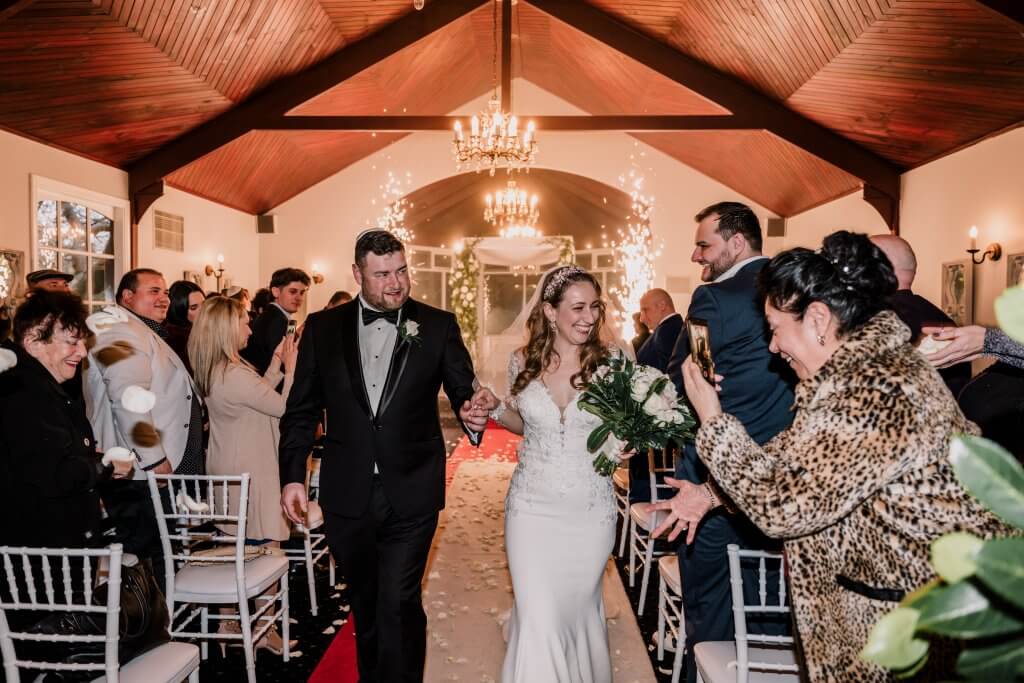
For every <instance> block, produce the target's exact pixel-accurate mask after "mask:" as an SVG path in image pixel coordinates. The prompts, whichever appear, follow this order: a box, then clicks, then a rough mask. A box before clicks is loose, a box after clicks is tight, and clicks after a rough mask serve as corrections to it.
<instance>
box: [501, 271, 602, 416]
mask: <svg viewBox="0 0 1024 683" xmlns="http://www.w3.org/2000/svg"><path fill="white" fill-rule="evenodd" d="M578 282H588V283H590V284H591V285H592V286H593V287H594V291H596V292H597V297H598V300H600V299H601V283H600V282H598V281H597V279H596V278H595V277H594V276H593V275H591V274H590V273H588V272H587V271H585V270H583V269H582V268H580V267H579V266H572V265H570V266H562V267H561V268H556V269H554V270H552V271H551V272H550V273H548V274H547V276H546V277H545V278H544V279H543V280H542V281H541V283H540V285H538V286H539V287H540V288H541V289H540V291H541V296H540V298H539V299H537V303H536V305H535V306H534V307H533V310H532V311H530V317H529V318H528V319H527V321H526V331H527V333H528V341H527V342H526V346H524V347H522V348H521V349H519V351H518V353H522V355H523V358H524V359H525V364H524V365H525V367H524V368H523V370H522V371H521V372H520V373H519V376H518V377H516V380H515V382H514V383H513V384H512V395H513V396H515V395H517V394H519V392H521V391H522V390H523V389H525V388H526V387H527V385H528V384H529V383H530V382H532V381H533V380H535V379H537V378H538V377H540V376H541V374H542V373H543V372H544V370H546V369H547V368H548V366H550V365H551V363H552V361H554V360H556V359H557V358H558V352H557V351H556V350H555V331H554V329H553V328H552V326H551V324H550V323H549V322H548V319H547V317H546V316H545V315H544V304H545V303H547V304H551V306H553V307H555V308H557V307H558V304H560V303H561V302H562V297H563V296H564V295H565V290H567V289H568V288H569V287H570V286H572V285H574V284H576V283H578ZM603 328H604V302H603V301H602V302H601V308H600V311H599V313H598V317H597V322H596V323H595V324H594V327H593V328H592V329H591V330H590V336H589V337H587V340H586V341H585V342H583V344H581V345H580V371H579V372H577V373H576V374H575V375H573V376H572V378H571V379H570V380H569V381H570V382H571V383H572V386H573V387H574V388H576V389H582V388H583V387H584V386H586V384H587V383H588V382H589V381H590V376H591V375H593V374H594V372H595V371H596V370H597V368H598V367H599V366H600V365H601V364H603V363H604V362H605V361H607V360H608V349H607V347H606V346H605V345H604V343H603V342H602V341H601V331H602V329H603Z"/></svg>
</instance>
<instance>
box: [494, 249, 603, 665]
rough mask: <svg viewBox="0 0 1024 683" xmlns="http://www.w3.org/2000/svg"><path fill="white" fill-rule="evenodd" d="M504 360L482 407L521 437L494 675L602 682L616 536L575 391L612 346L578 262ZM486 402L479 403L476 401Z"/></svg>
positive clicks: (549, 279)
mask: <svg viewBox="0 0 1024 683" xmlns="http://www.w3.org/2000/svg"><path fill="white" fill-rule="evenodd" d="M538 292H540V297H539V299H538V300H537V303H536V305H534V306H533V308H532V310H531V311H530V315H529V318H528V320H527V323H526V327H527V331H528V334H529V336H528V339H529V341H528V342H527V344H526V346H525V347H523V348H522V349H519V350H518V351H516V352H515V353H513V354H512V357H511V359H510V360H509V365H508V374H509V387H510V388H511V389H510V392H509V397H508V399H507V400H506V401H504V402H499V401H498V400H497V399H496V398H493V396H489V403H490V405H487V406H486V408H487V409H488V410H491V417H492V418H494V419H496V420H497V421H498V422H499V423H500V424H501V425H503V426H504V427H505V428H506V429H508V430H509V431H511V432H514V433H516V434H522V435H523V437H524V439H523V442H522V444H521V445H520V449H519V464H518V466H517V467H516V470H515V472H514V473H513V475H512V481H511V483H510V484H509V489H508V496H507V498H506V500H505V547H506V552H507V553H508V564H509V571H510V572H511V574H512V587H513V590H514V593H515V604H514V605H513V608H512V615H511V629H510V634H509V642H508V651H507V652H506V654H505V663H504V666H503V667H502V677H501V680H502V682H503V683H537V682H538V681H544V682H545V683H556V682H557V683H610V681H611V680H612V668H611V656H610V654H609V648H608V632H607V627H606V625H605V614H604V604H603V601H602V590H601V580H602V576H603V573H604V568H605V564H606V563H607V561H608V556H609V555H610V554H611V551H612V546H613V545H614V540H615V504H614V498H613V495H612V485H611V481H610V479H609V478H608V477H603V476H601V475H599V474H597V473H596V472H595V471H594V468H593V466H592V464H591V463H592V460H593V456H592V455H591V454H590V453H589V452H588V451H587V447H586V442H587V436H589V434H590V432H591V431H592V430H593V429H594V427H596V426H597V424H599V421H598V418H596V417H595V416H593V415H591V414H590V413H587V412H585V411H581V410H580V409H579V408H578V407H577V405H576V398H577V395H578V392H579V390H580V389H581V388H582V387H583V386H584V385H585V384H586V383H587V382H588V381H589V380H590V377H591V375H593V373H594V371H595V370H597V368H598V366H600V365H601V364H602V363H604V362H605V361H606V360H607V359H608V357H609V356H610V355H611V354H613V353H618V351H617V350H615V349H612V348H610V347H609V346H607V345H605V344H604V343H603V342H602V327H603V325H604V305H603V303H602V301H601V286H600V284H599V283H598V282H597V280H596V279H595V278H594V276H593V275H591V274H590V273H588V272H586V271H585V270H583V269H582V268H579V267H578V266H573V265H570V266H562V267H560V268H556V269H554V270H553V271H551V272H550V273H548V274H547V276H545V278H544V279H543V280H542V282H541V284H540V286H539V287H538ZM481 407H484V406H481Z"/></svg>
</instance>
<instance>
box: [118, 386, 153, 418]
mask: <svg viewBox="0 0 1024 683" xmlns="http://www.w3.org/2000/svg"><path fill="white" fill-rule="evenodd" d="M121 405H122V406H124V409H125V410H127V411H130V412H133V413H148V412H149V411H151V410H152V409H153V406H155V405H156V394H154V393H153V392H152V391H150V390H148V389H143V388H142V387H140V386H138V385H137V384H133V385H131V386H130V387H128V388H127V389H125V390H124V393H123V394H121Z"/></svg>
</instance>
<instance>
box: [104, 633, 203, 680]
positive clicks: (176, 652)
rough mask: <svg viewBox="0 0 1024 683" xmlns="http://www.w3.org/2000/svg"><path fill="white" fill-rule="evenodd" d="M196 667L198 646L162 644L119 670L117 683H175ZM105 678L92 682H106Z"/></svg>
mask: <svg viewBox="0 0 1024 683" xmlns="http://www.w3.org/2000/svg"><path fill="white" fill-rule="evenodd" d="M198 666H199V647H198V646H197V645H192V644H191V643H164V644H163V645H161V646H159V647H155V648H153V649H152V650H150V651H148V652H145V653H143V654H141V655H139V656H138V657H136V658H135V659H133V660H132V661H130V662H128V663H127V664H125V665H124V666H122V667H121V670H120V671H119V673H118V681H120V683H178V681H183V680H185V679H186V678H188V675H189V674H190V673H192V672H193V671H195V669H196V667H198ZM106 682H107V677H106V676H104V677H102V678H97V679H96V680H95V681H93V683H106Z"/></svg>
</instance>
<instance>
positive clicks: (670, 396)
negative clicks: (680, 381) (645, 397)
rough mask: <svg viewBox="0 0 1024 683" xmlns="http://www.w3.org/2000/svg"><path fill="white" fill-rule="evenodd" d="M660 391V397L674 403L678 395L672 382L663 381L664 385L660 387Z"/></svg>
mask: <svg viewBox="0 0 1024 683" xmlns="http://www.w3.org/2000/svg"><path fill="white" fill-rule="evenodd" d="M660 393H661V397H662V398H664V399H665V400H667V401H671V402H672V403H675V402H676V400H677V399H678V398H679V395H678V394H677V393H676V385H675V384H673V383H672V382H665V386H663V387H662V388H661V392H660Z"/></svg>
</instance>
